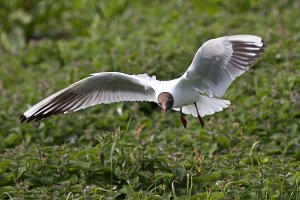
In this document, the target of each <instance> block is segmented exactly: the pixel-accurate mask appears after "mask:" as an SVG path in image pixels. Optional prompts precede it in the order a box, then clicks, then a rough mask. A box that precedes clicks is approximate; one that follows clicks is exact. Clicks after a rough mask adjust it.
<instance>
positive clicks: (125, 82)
mask: <svg viewBox="0 0 300 200" xmlns="http://www.w3.org/2000/svg"><path fill="white" fill-rule="evenodd" d="M153 81H156V79H155V78H153V77H152V78H151V77H149V76H147V75H145V74H144V75H127V74H123V73H119V72H103V73H96V74H92V75H91V76H90V77H88V78H85V79H83V80H81V81H78V82H76V83H74V84H72V85H70V86H69V87H67V88H65V89H63V90H61V91H58V92H56V93H55V94H53V95H51V96H49V97H47V98H46V99H44V100H42V101H40V102H39V103H37V104H36V105H34V106H32V107H31V108H29V109H28V110H27V111H26V112H25V113H24V114H23V115H22V116H21V117H20V122H30V121H32V120H34V121H39V120H41V119H43V118H46V117H49V116H52V115H57V114H60V113H67V112H71V111H77V110H80V109H84V108H86V107H90V106H94V105H97V104H103V103H105V104H108V103H113V102H120V101H155V91H154V89H153V88H152V85H151V83H152V82H153Z"/></svg>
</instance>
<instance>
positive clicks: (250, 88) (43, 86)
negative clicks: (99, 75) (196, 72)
mask: <svg viewBox="0 0 300 200" xmlns="http://www.w3.org/2000/svg"><path fill="white" fill-rule="evenodd" d="M72 2H73V3H72ZM0 7H1V8H3V9H1V10H0V34H1V35H0V36H1V37H0V69H1V70H0V95H1V98H0V105H1V109H0V141H1V142H0V198H1V199H298V200H299V199H300V131H299V124H300V123H299V122H300V103H299V102H300V94H299V93H300V23H298V22H299V19H300V14H299V9H300V4H299V3H298V2H296V1H267V0H256V1H224V2H223V1H220V0H216V1H196V0H194V1H180V0H178V1H164V2H162V1H156V0H154V1H137V0H136V1H129V0H116V1H96V0H93V1H83V0H74V1H64V2H63V1H62V2H60V1H59V2H58V1H51V0H48V1H47V0H42V1H37V0H31V1H21V0H11V1H5V0H4V1H1V2H0ZM233 34H254V35H259V36H261V37H263V38H264V40H265V42H266V44H267V48H266V52H265V54H264V56H263V59H262V60H260V61H259V62H258V63H257V64H256V65H255V67H253V68H252V69H250V70H249V71H248V72H247V73H245V74H244V75H243V76H242V77H240V78H238V79H237V80H236V81H234V83H233V84H232V85H231V86H230V88H229V90H228V91H227V93H226V95H225V97H224V98H225V99H229V100H230V101H231V103H232V105H231V106H230V107H229V108H228V109H226V110H224V111H223V112H221V113H217V114H215V115H213V116H207V117H205V118H204V120H205V123H206V125H205V127H204V128H201V127H200V125H199V123H198V121H197V119H196V118H193V117H191V116H187V119H188V128H187V129H184V128H183V127H182V125H181V123H180V117H179V113H178V112H170V113H168V115H167V116H164V115H163V114H162V112H161V110H160V109H159V107H158V106H157V105H155V104H151V103H117V104H111V105H100V106H95V107H92V108H89V109H86V110H82V111H79V112H76V113H72V114H67V115H61V116H55V117H52V118H49V119H45V120H43V121H42V122H40V123H31V124H19V123H18V117H19V116H20V115H21V114H22V113H23V112H24V111H25V110H26V109H27V108H29V107H30V106H31V105H33V104H34V103H36V102H38V101H39V100H41V99H43V98H44V97H47V96H48V95H50V94H51V93H53V92H55V91H57V90H59V89H62V88H64V87H66V86H67V85H68V84H71V83H72V82H74V81H77V80H79V79H81V78H84V77H86V76H88V75H89V74H90V73H95V72H102V71H122V72H124V73H129V74H139V73H147V74H150V75H153V74H156V75H157V77H158V79H173V78H175V77H178V76H180V75H181V74H182V73H184V71H185V70H186V69H187V67H188V65H189V64H190V62H191V60H192V58H193V56H194V53H195V52H196V50H197V48H198V47H199V46H200V45H201V44H202V43H203V42H205V41H206V40H208V39H211V38H215V37H219V36H223V35H233ZM117 108H118V109H121V110H122V114H121V115H119V114H118V112H117ZM109 197H110V198H109Z"/></svg>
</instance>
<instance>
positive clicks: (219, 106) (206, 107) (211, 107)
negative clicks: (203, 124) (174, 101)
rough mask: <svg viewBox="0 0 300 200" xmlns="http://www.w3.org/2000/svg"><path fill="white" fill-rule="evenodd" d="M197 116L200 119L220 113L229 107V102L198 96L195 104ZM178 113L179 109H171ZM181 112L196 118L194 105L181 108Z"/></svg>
mask: <svg viewBox="0 0 300 200" xmlns="http://www.w3.org/2000/svg"><path fill="white" fill-rule="evenodd" d="M196 105H197V108H198V111H199V114H200V116H201V117H204V116H205V115H212V114H214V113H216V112H220V111H222V110H223V109H224V108H227V107H228V106H229V105H230V101H228V100H225V99H219V98H213V97H209V96H205V95H200V98H199V101H197V102H196ZM173 109H174V110H176V111H180V108H173ZM182 112H183V113H184V114H187V115H193V116H194V117H197V110H196V107H195V105H194V104H190V105H187V106H183V107H182Z"/></svg>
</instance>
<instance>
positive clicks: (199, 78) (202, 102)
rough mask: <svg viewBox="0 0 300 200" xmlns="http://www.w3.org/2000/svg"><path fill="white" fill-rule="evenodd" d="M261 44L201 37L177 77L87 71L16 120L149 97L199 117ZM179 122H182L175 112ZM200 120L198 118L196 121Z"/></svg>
mask: <svg viewBox="0 0 300 200" xmlns="http://www.w3.org/2000/svg"><path fill="white" fill-rule="evenodd" d="M263 52H264V43H263V41H262V39H261V38H260V37H258V36H252V35H235V36H225V37H220V38H217V39H212V40H209V41H207V42H205V43H204V44H203V45H202V46H201V47H200V48H199V49H198V51H197V52H196V55H195V57H194V59H193V61H192V63H191V64H190V66H189V68H188V69H187V71H186V72H185V73H184V74H183V75H182V76H181V77H179V78H176V79H173V80H169V81H159V80H157V79H156V77H155V76H152V77H150V76H148V75H147V74H139V75H128V74H124V73H120V72H101V73H95V74H92V75H91V76H90V77H88V78H85V79H82V80H80V81H78V82H76V83H74V84H72V85H70V86H69V87H67V88H65V89H63V90H61V91H59V92H57V93H55V94H53V95H51V96H49V97H48V98H46V99H44V100H42V101H41V102H39V103H37V104H36V105H34V106H33V107H31V108H29V109H28V110H27V111H26V112H25V113H24V114H23V115H22V116H21V117H20V121H21V122H29V121H32V120H34V121H38V120H40V119H42V118H45V117H49V116H51V115H55V114H60V113H67V112H70V111H77V110H80V109H83V108H86V107H90V106H93V105H97V104H107V103H113V102H120V101H150V102H156V103H158V104H159V105H160V106H161V107H162V108H163V110H164V111H165V112H166V111H167V110H169V109H174V110H176V111H180V112H182V113H185V114H192V115H193V116H195V117H198V118H199V120H200V121H202V119H201V117H203V116H205V115H212V114H214V113H215V112H219V111H222V110H223V109H224V108H227V107H228V105H230V101H228V100H224V99H220V98H221V97H222V96H223V95H224V93H225V92H226V90H227V88H228V87H229V85H230V84H231V82H232V81H233V80H234V79H235V78H236V77H238V76H240V75H241V74H243V73H244V72H245V71H246V70H248V69H249V68H250V67H251V66H253V65H254V63H255V62H256V61H257V60H258V59H259V58H261V54H262V53H263ZM181 120H182V123H183V124H184V126H186V121H185V119H184V118H183V115H182V116H181ZM201 124H202V125H203V122H202V123H201Z"/></svg>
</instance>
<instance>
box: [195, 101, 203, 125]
mask: <svg viewBox="0 0 300 200" xmlns="http://www.w3.org/2000/svg"><path fill="white" fill-rule="evenodd" d="M194 105H195V107H196V111H197V117H198V120H199V122H200V124H201V126H202V128H203V127H204V122H203V120H202V118H201V116H200V115H199V111H198V107H197V104H196V102H195V103H194Z"/></svg>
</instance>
